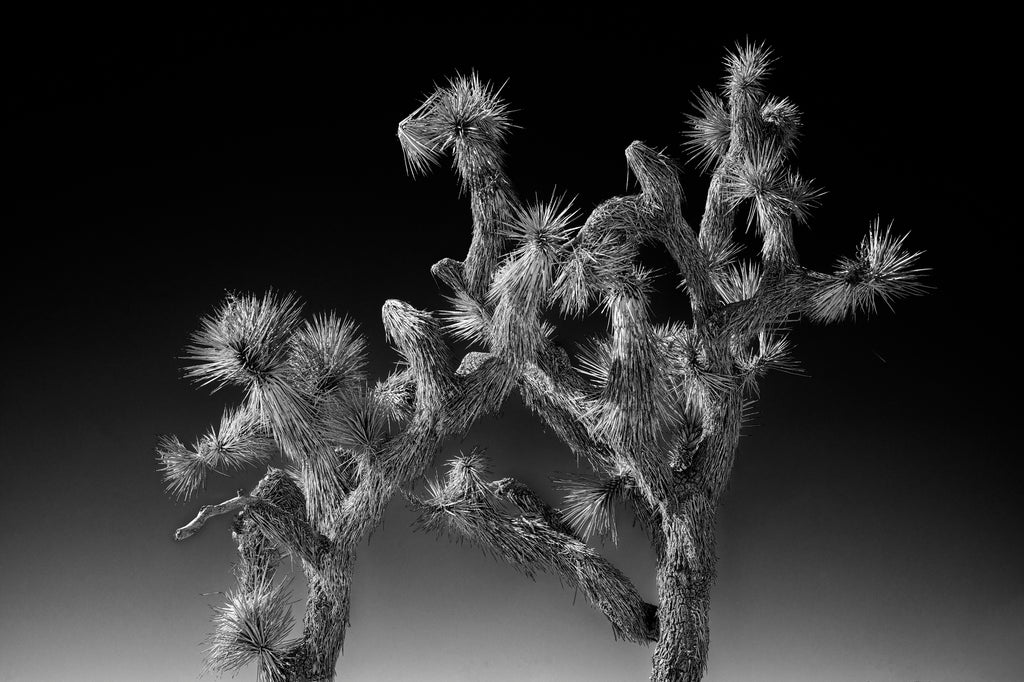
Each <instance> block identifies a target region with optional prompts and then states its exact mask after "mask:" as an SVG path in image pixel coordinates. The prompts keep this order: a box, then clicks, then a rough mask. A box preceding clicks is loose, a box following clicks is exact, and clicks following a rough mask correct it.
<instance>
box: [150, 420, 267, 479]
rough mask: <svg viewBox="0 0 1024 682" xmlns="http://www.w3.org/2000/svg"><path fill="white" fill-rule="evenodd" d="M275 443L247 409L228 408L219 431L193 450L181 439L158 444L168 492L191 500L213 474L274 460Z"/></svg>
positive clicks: (165, 437) (212, 431)
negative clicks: (211, 473)
mask: <svg viewBox="0 0 1024 682" xmlns="http://www.w3.org/2000/svg"><path fill="white" fill-rule="evenodd" d="M275 449H276V448H275V447H274V442H273V440H272V439H271V438H270V437H269V435H268V434H267V432H266V430H265V429H264V428H263V426H262V424H261V423H260V420H259V418H258V417H257V416H256V415H255V414H254V413H253V410H252V409H251V408H249V406H247V405H243V406H242V407H239V408H226V409H225V410H224V414H223V416H222V417H221V420H220V426H219V428H216V429H215V428H213V427H210V430H209V431H208V432H207V433H206V434H204V435H203V436H202V437H201V438H199V439H198V440H196V442H195V444H193V446H192V447H191V448H189V447H187V446H185V445H184V444H183V443H182V442H181V440H179V439H178V437H177V436H172V435H163V436H160V437H159V438H158V440H157V448H156V450H157V460H158V461H159V463H160V472H161V473H162V475H163V479H164V482H165V483H166V485H167V491H168V493H170V494H171V495H173V496H175V497H178V498H180V499H188V498H190V497H192V496H193V495H194V494H195V493H196V492H198V491H199V490H200V489H201V488H202V487H203V485H204V484H205V482H206V476H207V473H208V472H209V471H221V472H223V471H224V470H226V469H236V470H237V469H242V468H244V467H247V466H254V465H257V464H262V463H265V462H267V461H269V460H270V458H271V457H272V456H273V454H274V452H275Z"/></svg>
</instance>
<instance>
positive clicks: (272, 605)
mask: <svg viewBox="0 0 1024 682" xmlns="http://www.w3.org/2000/svg"><path fill="white" fill-rule="evenodd" d="M290 598H291V595H290V592H289V591H288V584H287V583H285V582H279V583H276V584H275V583H272V582H270V581H264V582H259V583H257V584H256V585H255V586H254V587H253V589H251V590H241V589H235V590H231V591H229V592H228V593H227V595H226V600H225V603H224V604H223V605H221V606H218V607H215V609H214V617H213V625H214V631H213V633H211V634H210V637H209V646H208V649H207V667H208V669H210V670H213V671H216V672H237V671H238V670H241V669H242V668H244V667H245V666H246V665H248V664H249V663H252V662H253V661H256V662H257V663H258V665H259V669H260V672H261V677H262V679H263V680H266V681H267V682H270V681H272V680H280V679H283V677H284V672H285V660H284V656H285V652H286V651H287V649H288V642H287V641H286V640H287V637H288V634H289V632H290V631H291V628H292V623H293V620H292V613H291V605H290Z"/></svg>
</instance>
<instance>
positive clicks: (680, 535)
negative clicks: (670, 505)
mask: <svg viewBox="0 0 1024 682" xmlns="http://www.w3.org/2000/svg"><path fill="white" fill-rule="evenodd" d="M662 529H663V530H664V533H665V554H664V558H663V559H662V560H661V562H660V563H659V565H658V598H659V605H658V621H659V637H658V647H657V649H656V650H655V652H654V658H653V661H652V672H651V680H652V681H653V682H699V681H700V679H701V677H702V676H703V675H704V669H705V667H706V666H707V659H708V610H709V606H710V588H711V583H712V582H713V580H714V571H715V550H714V513H713V510H712V508H711V507H710V505H709V504H708V503H707V500H706V498H703V497H702V496H701V497H699V498H697V499H695V500H693V501H692V502H691V503H689V504H687V505H686V508H685V509H684V510H682V511H681V513H678V514H672V515H670V516H666V517H665V520H664V521H663V522H662Z"/></svg>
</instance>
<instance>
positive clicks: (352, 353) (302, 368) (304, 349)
mask: <svg viewBox="0 0 1024 682" xmlns="http://www.w3.org/2000/svg"><path fill="white" fill-rule="evenodd" d="M290 360H291V364H292V369H293V372H294V375H295V377H296V378H297V380H298V381H299V382H300V383H301V384H302V386H303V388H304V390H305V392H307V393H309V394H310V395H311V396H314V397H315V398H317V399H324V398H331V397H335V398H338V397H343V396H344V395H345V394H348V393H351V392H352V391H354V390H356V389H357V388H358V387H359V386H360V385H361V384H362V383H363V381H364V380H365V378H366V371H365V368H366V339H364V338H363V337H362V336H360V335H359V330H358V327H357V325H356V324H355V323H354V322H353V321H351V320H350V319H348V318H344V319H341V318H338V317H337V316H336V315H335V314H334V313H329V314H326V315H317V316H316V317H314V318H313V319H312V320H311V321H307V322H306V324H305V325H303V326H302V327H301V328H300V329H298V330H297V331H296V333H295V334H294V336H293V339H292V351H291V357H290Z"/></svg>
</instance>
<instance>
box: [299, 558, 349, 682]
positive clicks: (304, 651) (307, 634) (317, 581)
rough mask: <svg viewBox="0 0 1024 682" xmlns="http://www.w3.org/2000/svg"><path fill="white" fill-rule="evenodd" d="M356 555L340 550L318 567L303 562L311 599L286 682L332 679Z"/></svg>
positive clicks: (344, 627) (342, 641) (345, 623)
mask: <svg viewBox="0 0 1024 682" xmlns="http://www.w3.org/2000/svg"><path fill="white" fill-rule="evenodd" d="M354 563H355V553H354V552H352V551H350V550H347V549H344V548H337V549H334V550H332V551H331V552H328V553H326V554H324V555H323V556H321V557H320V560H319V561H318V562H317V565H316V566H312V565H310V564H309V563H308V562H304V566H303V568H304V570H305V573H306V581H307V589H308V592H309V597H308V599H307V601H306V614H305V616H304V617H303V619H302V639H301V640H299V641H298V642H297V643H296V644H295V645H294V646H293V647H292V649H291V650H290V651H289V652H288V654H287V656H286V659H285V660H286V661H287V669H288V674H287V677H285V680H284V682H321V681H323V680H333V679H334V676H335V668H336V667H337V664H338V657H339V656H340V655H341V651H342V647H343V646H344V644H345V632H346V630H347V629H348V625H349V618H348V616H349V594H350V592H351V584H352V583H351V575H352V567H353V564H354Z"/></svg>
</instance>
